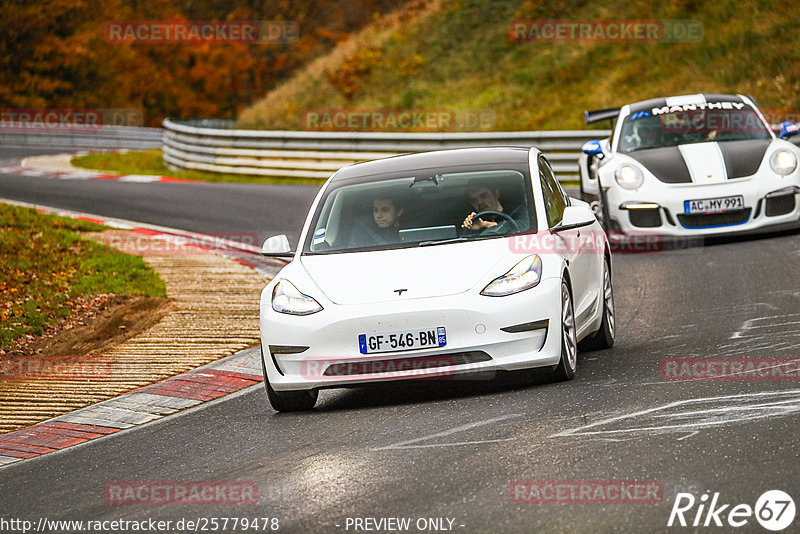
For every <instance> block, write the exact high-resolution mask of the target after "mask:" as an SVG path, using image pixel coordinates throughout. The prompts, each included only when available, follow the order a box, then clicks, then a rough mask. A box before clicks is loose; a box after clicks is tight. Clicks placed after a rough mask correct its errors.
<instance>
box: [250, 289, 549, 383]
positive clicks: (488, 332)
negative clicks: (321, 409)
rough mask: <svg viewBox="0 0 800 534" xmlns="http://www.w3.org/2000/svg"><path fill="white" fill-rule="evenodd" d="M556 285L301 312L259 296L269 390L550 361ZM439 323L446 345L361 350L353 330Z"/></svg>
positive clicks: (445, 375) (390, 329)
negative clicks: (279, 307) (506, 292)
mask: <svg viewBox="0 0 800 534" xmlns="http://www.w3.org/2000/svg"><path fill="white" fill-rule="evenodd" d="M560 289H561V283H560V279H559V278H546V279H543V280H542V281H541V282H540V283H539V284H538V285H537V286H536V287H533V288H531V289H528V290H526V291H522V292H520V293H516V294H514V295H508V296H505V297H487V296H482V295H478V294H476V293H475V292H474V291H468V292H466V293H461V294H457V295H451V296H446V297H431V298H417V299H405V300H398V301H397V302H381V303H375V304H366V305H337V304H334V303H332V302H330V301H327V300H324V299H318V300H319V301H320V304H321V305H322V307H323V310H322V311H320V312H317V313H315V314H312V315H307V316H293V315H287V314H283V313H278V312H275V311H274V310H273V309H272V306H271V285H270V286H267V288H266V289H265V290H264V291H263V292H262V294H261V341H262V353H263V358H264V365H265V368H266V370H267V377H268V379H269V382H270V384H271V386H272V387H273V388H274V389H275V390H276V391H288V390H299V389H314V388H322V387H337V386H345V385H352V384H363V383H370V382H381V381H387V380H399V379H413V378H439V379H447V378H451V377H454V376H456V375H463V374H466V373H477V372H485V371H495V370H506V371H511V370H516V369H524V368H531V367H543V366H551V365H555V364H556V363H558V361H559V358H560V357H561V337H560V334H561V319H560V316H561V300H560ZM440 327H443V328H444V333H445V336H446V344H445V345H444V346H441V347H433V348H426V349H417V350H404V351H396V352H388V351H387V352H378V353H374V354H362V353H361V349H360V345H359V336H360V335H362V334H365V335H368V336H369V335H372V334H375V335H377V334H381V333H387V332H401V331H414V330H423V329H438V328H440Z"/></svg>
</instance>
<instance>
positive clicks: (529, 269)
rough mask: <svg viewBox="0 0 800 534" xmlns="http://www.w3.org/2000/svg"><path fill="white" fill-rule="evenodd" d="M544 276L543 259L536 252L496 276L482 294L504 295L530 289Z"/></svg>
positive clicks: (490, 295) (491, 295)
mask: <svg viewBox="0 0 800 534" xmlns="http://www.w3.org/2000/svg"><path fill="white" fill-rule="evenodd" d="M541 277H542V259H541V258H540V257H539V256H537V255H536V254H534V255H532V256H528V257H526V258H524V259H523V260H522V261H520V262H519V263H517V264H516V265H515V266H514V267H513V268H512V269H511V270H510V271H508V272H507V273H506V274H504V275H503V276H500V277H499V278H495V279H494V280H492V281H491V282H490V283H489V285H487V286H486V287H484V288H483V291H481V295H486V296H489V297H504V296H506V295H511V294H513V293H519V292H520V291H525V290H526V289H530V288H532V287H534V286H535V285H536V284H538V283H539V280H540V279H541Z"/></svg>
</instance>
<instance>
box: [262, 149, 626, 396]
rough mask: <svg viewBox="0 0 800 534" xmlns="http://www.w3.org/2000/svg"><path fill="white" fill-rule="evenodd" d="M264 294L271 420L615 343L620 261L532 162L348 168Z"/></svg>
mask: <svg viewBox="0 0 800 534" xmlns="http://www.w3.org/2000/svg"><path fill="white" fill-rule="evenodd" d="M262 253H263V254H265V255H273V256H280V255H285V256H288V257H291V258H292V260H291V262H290V263H289V264H288V265H287V266H286V267H285V268H284V269H283V270H281V272H280V273H279V274H278V275H277V276H276V277H275V278H274V279H273V280H272V281H271V282H270V284H269V285H268V286H267V287H266V288H265V289H264V291H263V292H262V294H261V302H260V306H261V341H262V345H261V347H262V362H263V365H264V377H265V386H266V390H267V394H268V397H269V401H270V403H271V405H272V407H273V408H274V409H276V410H278V411H294V410H306V409H310V408H312V407H313V406H314V404H315V403H316V400H317V394H318V390H319V389H320V388H329V387H344V386H351V385H354V384H363V383H369V382H381V381H387V380H400V379H413V378H438V379H447V378H452V377H454V376H460V375H463V374H466V373H476V372H478V373H483V372H487V371H498V370H508V371H511V370H516V369H524V368H532V367H551V368H552V369H553V374H554V378H556V379H561V380H568V379H571V378H572V377H573V376H574V373H575V367H576V364H577V348H578V342H579V341H582V345H581V347H582V348H583V347H585V346H587V345H588V346H589V347H591V348H604V347H610V346H611V345H612V344H613V343H614V298H613V292H612V286H611V256H610V254H609V247H608V243H607V240H606V236H605V233H604V232H603V230H602V228H601V227H600V225H599V223H598V221H597V219H596V218H595V216H594V214H593V213H592V211H591V209H590V208H589V206H588V204H586V203H584V202H582V201H580V200H576V199H571V198H569V197H568V196H567V195H566V194H565V193H564V192H563V190H562V189H561V187H560V186H559V184H558V181H557V180H556V178H555V176H554V174H553V171H552V169H551V167H550V165H549V164H548V163H547V160H546V159H545V158H544V156H543V155H542V154H541V152H539V151H538V150H537V149H535V148H534V149H528V148H504V147H497V148H476V149H459V150H443V151H438V152H427V153H422V154H413V155H402V156H395V157H390V158H385V159H380V160H376V161H370V162H365V163H359V164H355V165H351V166H348V167H345V168H343V169H340V170H339V171H338V172H336V173H335V174H334V175H333V176H332V177H331V178H330V179H329V180H328V181H327V182H326V183H325V185H324V186H323V187H322V189H321V190H320V192H319V194H318V195H317V197H316V199H315V200H314V203H313V204H312V207H311V209H310V212H309V215H308V218H307V219H306V222H305V224H304V227H303V230H302V233H301V236H300V244H299V246H298V250H297V251H295V252H290V250H289V242H288V239H287V238H286V236H274V237H271V238H269V239H267V241H266V242H265V243H264V246H263V249H262Z"/></svg>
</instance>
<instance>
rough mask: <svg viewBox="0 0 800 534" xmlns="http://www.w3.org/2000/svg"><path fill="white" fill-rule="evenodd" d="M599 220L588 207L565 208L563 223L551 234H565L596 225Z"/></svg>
mask: <svg viewBox="0 0 800 534" xmlns="http://www.w3.org/2000/svg"><path fill="white" fill-rule="evenodd" d="M595 221H597V219H596V218H595V216H594V212H593V211H592V209H591V208H589V207H587V206H567V207H566V208H564V215H563V217H562V218H561V222H560V223H558V224H556V225H555V226H554V227H552V228H551V229H550V233H551V234H555V233H556V232H563V231H565V230H575V229H576V228H583V227H584V226H589V225H591V224H594V223H595Z"/></svg>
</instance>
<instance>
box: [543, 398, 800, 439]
mask: <svg viewBox="0 0 800 534" xmlns="http://www.w3.org/2000/svg"><path fill="white" fill-rule="evenodd" d="M785 395H800V389H793V390H788V391H777V392H772V391H770V392H761V393H745V394H741V395H724V396H721V397H702V398H698V399H686V400H681V401H675V402H670V403H668V404H664V405H662V406H657V407H655V408H648V409H646V410H640V411H638V412H633V413H629V414H624V415H618V416H615V417H609V418H607V419H602V420H600V421H597V422H596V423H590V424H588V425H583V426H580V427H577V428H571V429H568V430H563V431H561V432H558V433H556V434H551V435H550V436H548V437H550V438H558V437H568V436H581V435H584V436H585V435H596V434H611V433H632V432H642V431H653V430H656V431H657V430H670V429H673V428H675V429H687V430H688V429H689V428H691V427H694V428H697V427H706V426H713V425H720V424H727V423H729V422H730V421H711V422H705V423H693V424H680V425H664V426H649V427H638V428H625V429H619V430H594V431H588V429H590V428H595V427H598V426H602V425H606V424H608V423H614V422H616V421H621V420H623V419H631V418H636V417H639V416H642V415H649V414H651V413H653V412H657V411H659V410H665V409H669V408H674V407H676V406H682V405H685V404H691V403H699V402H705V401H718V400H735V399H742V400H747V399H754V400H755V399H757V398H759V397H775V396H785ZM796 401H797V402H800V397H798V398H797V399H796ZM731 408H733V407H731ZM699 411H700V410H698V412H699ZM752 418H753V417H744V418H741V419H740V420H739V421H744V420H748V419H752Z"/></svg>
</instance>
